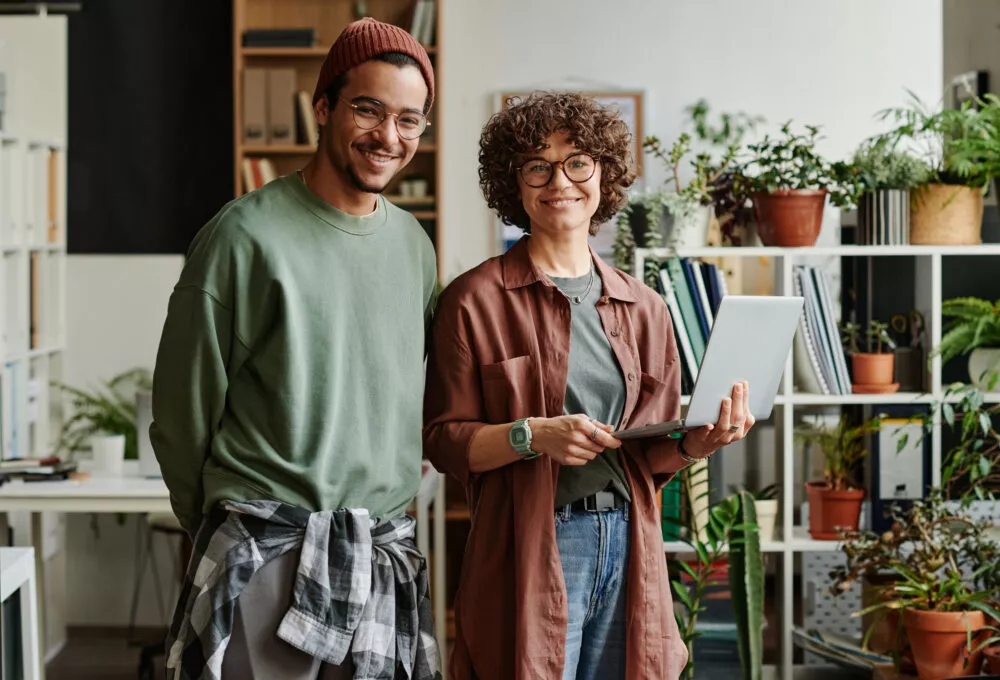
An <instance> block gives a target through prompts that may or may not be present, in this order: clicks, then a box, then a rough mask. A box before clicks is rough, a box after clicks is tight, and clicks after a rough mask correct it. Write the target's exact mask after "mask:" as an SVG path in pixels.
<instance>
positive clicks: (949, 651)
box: [903, 609, 986, 680]
mask: <svg viewBox="0 0 1000 680" xmlns="http://www.w3.org/2000/svg"><path fill="white" fill-rule="evenodd" d="M984 625H986V617H985V616H984V615H983V613H982V612H981V611H971V612H925V611H918V610H915V609H906V610H904V611H903V628H905V629H906V636H907V637H908V638H909V640H910V645H911V647H912V649H913V660H914V661H915V662H916V664H917V676H918V677H919V678H920V680H945V678H964V677H968V676H970V675H978V674H979V669H980V666H981V665H982V662H983V652H982V651H981V650H980V651H978V652H976V653H975V654H973V655H972V656H971V657H970V656H969V650H968V649H967V648H966V635H967V631H968V629H970V628H971V629H972V630H973V631H976V630H979V629H980V628H982V627H983V626H984ZM972 644H973V648H975V647H976V638H975V637H973V643H972ZM966 660H968V663H966Z"/></svg>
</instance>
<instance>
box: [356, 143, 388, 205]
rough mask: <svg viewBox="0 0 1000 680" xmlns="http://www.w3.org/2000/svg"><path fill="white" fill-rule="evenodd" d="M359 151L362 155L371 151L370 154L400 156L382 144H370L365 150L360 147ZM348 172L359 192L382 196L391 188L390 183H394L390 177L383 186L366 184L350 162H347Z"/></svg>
mask: <svg viewBox="0 0 1000 680" xmlns="http://www.w3.org/2000/svg"><path fill="white" fill-rule="evenodd" d="M358 150H359V151H361V152H362V153H364V152H366V151H369V152H382V153H389V154H392V155H398V154H395V153H393V152H392V151H391V150H389V149H387V148H386V147H384V146H382V145H381V144H369V145H368V146H366V147H364V148H361V147H358ZM346 170H347V176H348V178H349V179H350V180H351V184H353V185H354V188H356V189H357V190H358V191H363V192H365V193H367V194H381V193H382V192H383V191H385V188H386V187H387V186H389V182H391V181H392V177H390V178H389V179H387V180H386V181H385V184H383V185H382V186H376V185H373V184H366V183H365V181H364V180H362V179H361V178H360V177H359V176H358V173H357V171H356V170H355V169H354V165H353V164H352V163H351V162H350V161H348V162H347V168H346ZM394 176H395V174H393V177H394Z"/></svg>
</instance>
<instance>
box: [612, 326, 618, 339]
mask: <svg viewBox="0 0 1000 680" xmlns="http://www.w3.org/2000/svg"><path fill="white" fill-rule="evenodd" d="M611 337H612V338H617V337H618V329H617V328H612V329H611Z"/></svg>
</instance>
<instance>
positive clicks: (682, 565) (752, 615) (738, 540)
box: [669, 484, 764, 680]
mask: <svg viewBox="0 0 1000 680" xmlns="http://www.w3.org/2000/svg"><path fill="white" fill-rule="evenodd" d="M683 486H684V489H685V492H684V495H685V497H686V498H687V499H688V500H687V506H688V507H691V502H690V495H691V494H690V490H689V484H684V485H683ZM696 486H697V485H696ZM704 495H706V496H707V492H705V494H704ZM671 521H674V522H676V523H677V524H679V525H680V526H682V527H684V528H685V529H686V531H685V532H683V533H682V538H681V540H682V541H683V542H685V543H687V544H688V545H689V546H690V547H691V549H692V551H693V552H694V553H695V555H696V556H697V561H696V562H694V563H693V564H692V563H689V562H687V561H684V560H678V559H671V560H670V562H669V568H670V570H671V572H672V573H681V574H683V575H684V576H686V577H687V579H688V581H689V583H685V582H684V580H683V579H680V580H674V581H672V586H673V591H674V597H675V599H676V601H677V603H678V604H679V605H680V610H681V611H675V614H674V616H675V618H676V619H677V626H678V628H679V629H680V633H681V639H682V640H683V641H684V644H685V645H686V646H687V649H688V663H687V666H685V668H684V672H683V674H682V677H684V678H688V679H690V678H694V677H695V672H694V670H695V663H694V643H695V640H697V638H698V637H700V635H701V633H700V632H699V631H698V617H699V615H700V614H701V613H702V612H704V611H705V610H706V607H705V605H704V604H703V603H704V601H705V598H706V597H707V596H708V591H709V588H710V587H712V585H713V584H717V583H718V581H719V579H720V577H721V574H720V572H721V571H722V570H723V569H725V568H726V566H727V565H728V567H729V586H730V590H731V592H732V596H731V597H732V603H733V610H734V614H735V617H736V624H737V639H738V646H739V649H740V661H741V666H742V668H743V678H744V680H759V679H760V677H761V673H762V672H763V665H762V664H763V656H762V655H763V638H762V632H761V631H762V629H763V623H764V622H763V600H764V563H763V557H762V555H761V551H760V536H759V534H758V530H757V524H756V521H757V519H756V514H755V511H754V504H753V498H752V497H751V496H750V494H749V493H746V492H741V493H738V494H734V495H732V496H729V497H728V498H725V499H723V500H722V501H720V502H719V503H717V504H715V505H714V506H712V508H711V509H710V510H709V512H708V526H707V529H706V531H705V539H704V540H699V538H698V532H697V531H696V530H695V527H694V526H692V525H691V523H690V522H689V523H685V522H683V521H681V520H671ZM727 554H728V560H727Z"/></svg>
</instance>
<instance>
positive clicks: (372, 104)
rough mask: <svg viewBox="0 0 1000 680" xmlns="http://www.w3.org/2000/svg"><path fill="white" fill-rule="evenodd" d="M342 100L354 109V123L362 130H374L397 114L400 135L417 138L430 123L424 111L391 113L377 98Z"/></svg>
mask: <svg viewBox="0 0 1000 680" xmlns="http://www.w3.org/2000/svg"><path fill="white" fill-rule="evenodd" d="M340 100H341V101H342V102H344V103H345V104H347V105H348V106H350V107H351V108H352V109H354V124H355V125H357V126H358V127H359V128H361V129H362V130H374V129H375V128H377V127H378V126H379V125H381V124H382V121H384V120H385V119H386V116H395V117H396V132H398V133H399V136H400V137H402V138H403V139H416V138H417V137H419V136H420V135H422V134H424V130H426V129H427V126H428V125H430V122H429V121H428V120H427V116H425V115H424V114H422V113H417V112H415V111H404V112H403V113H389V112H388V111H386V110H385V106H384V105H383V104H382V102H380V101H377V100H375V99H363V100H361V101H354V102H349V101H347V100H346V99H344V98H343V97H341V98H340Z"/></svg>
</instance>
